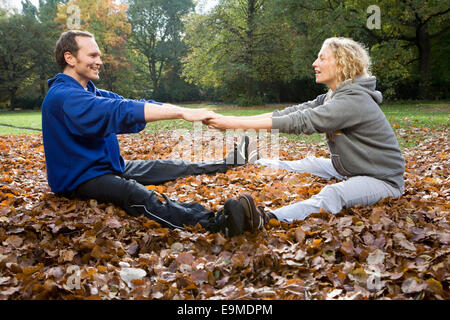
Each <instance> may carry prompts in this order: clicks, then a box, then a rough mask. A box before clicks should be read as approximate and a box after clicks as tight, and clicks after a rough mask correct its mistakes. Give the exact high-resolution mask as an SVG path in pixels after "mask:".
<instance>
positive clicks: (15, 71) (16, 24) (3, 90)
mask: <svg viewBox="0 0 450 320" xmlns="http://www.w3.org/2000/svg"><path fill="white" fill-rule="evenodd" d="M39 31H40V29H39V26H38V25H37V24H36V21H35V20H34V19H33V18H32V17H30V16H26V15H21V14H14V15H11V16H10V17H7V18H1V19H0V97H1V98H2V100H3V101H9V105H10V107H11V108H13V107H17V103H16V100H17V92H18V90H19V89H20V88H21V87H23V86H24V85H26V81H28V80H29V77H31V76H32V73H33V71H34V69H35V68H36V61H37V57H38V56H39V54H40V53H39V51H38V50H36V48H40V38H41V37H42V36H43V35H42V34H41V33H40V32H39Z"/></svg>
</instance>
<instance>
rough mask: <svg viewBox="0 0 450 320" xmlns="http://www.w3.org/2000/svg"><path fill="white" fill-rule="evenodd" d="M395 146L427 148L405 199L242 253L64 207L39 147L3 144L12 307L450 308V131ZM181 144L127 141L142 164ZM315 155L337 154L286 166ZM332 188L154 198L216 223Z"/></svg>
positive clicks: (3, 250) (288, 179)
mask: <svg viewBox="0 0 450 320" xmlns="http://www.w3.org/2000/svg"><path fill="white" fill-rule="evenodd" d="M396 133H397V136H398V137H399V139H403V140H408V139H409V137H414V139H417V141H415V142H416V143H415V144H417V146H416V147H411V148H406V149H404V150H403V153H404V156H405V160H406V167H407V170H406V173H405V179H406V187H405V193H404V196H403V197H402V198H401V199H387V200H385V201H383V202H381V203H378V204H377V205H375V206H371V207H356V208H352V209H347V210H343V211H342V212H340V213H339V214H337V215H333V214H329V213H326V212H322V213H316V214H313V215H312V216H310V217H309V218H308V219H306V220H305V221H298V222H296V223H293V224H290V225H289V224H285V223H281V224H279V223H276V221H274V220H272V221H271V223H270V224H269V225H267V226H266V229H265V230H263V231H260V232H253V233H250V232H247V233H245V234H244V235H242V236H239V237H235V238H232V239H227V238H224V236H222V235H221V234H210V233H208V232H206V231H204V230H202V229H201V228H199V227H193V228H188V229H187V230H183V231H181V230H169V229H166V228H161V226H159V225H158V224H157V223H155V222H152V221H150V220H147V219H146V218H144V217H140V218H133V217H130V216H127V215H126V213H125V212H124V211H123V210H121V209H119V208H118V207H115V206H113V205H111V204H102V203H97V202H96V201H94V200H91V201H81V200H68V199H64V198H58V197H56V196H54V195H53V194H52V193H51V192H50V190H49V187H48V186H47V182H46V175H45V162H44V155H43V147H42V142H41V136H40V135H30V136H0V159H1V171H0V244H1V246H0V298H1V299H450V293H449V281H450V273H449V268H450V257H449V252H450V249H449V242H450V223H449V222H450V215H449V209H450V204H449V198H450V178H449V168H450V167H449V162H450V160H449V155H450V146H449V140H448V130H440V131H434V130H426V128H425V129H424V128H415V127H408V128H398V129H396ZM179 142H180V140H177V139H174V138H171V134H170V133H169V132H167V133H159V134H154V133H151V134H148V133H147V134H142V135H132V136H124V137H121V138H120V143H121V147H122V153H123V155H124V157H125V158H126V159H130V160H131V159H156V158H161V159H168V158H170V157H171V156H172V155H173V151H174V148H176V146H177V145H178V144H179ZM211 144H214V141H210V143H209V144H205V145H204V147H207V146H208V145H209V146H210V145H211ZM307 155H316V156H325V157H326V156H327V155H328V149H327V147H326V146H325V144H323V143H316V144H302V143H300V142H298V141H295V140H291V139H288V138H286V137H283V138H281V145H280V158H281V159H286V160H294V159H299V158H301V157H304V156H307ZM334 182H335V181H326V180H323V179H320V178H317V177H313V176H311V175H309V174H298V173H288V172H286V171H282V170H274V169H265V168H261V167H255V166H253V165H246V166H244V167H237V168H233V169H231V170H229V171H228V172H227V173H226V174H217V175H214V176H206V175H203V176H196V177H187V178H182V179H178V180H176V181H174V182H168V183H165V184H164V185H160V186H147V187H148V188H149V189H153V190H155V191H156V192H159V193H165V194H167V195H168V196H169V197H171V198H174V199H178V200H180V201H197V202H200V203H202V204H204V205H205V206H206V207H208V208H210V209H213V210H217V209H219V208H220V207H221V206H223V204H224V202H225V200H226V199H228V198H230V197H236V196H238V195H239V194H240V193H242V192H250V193H251V194H252V195H253V196H254V197H255V198H256V199H257V201H258V202H259V203H262V204H264V205H266V206H267V207H268V208H272V209H273V208H278V207H280V206H284V205H287V204H289V203H292V202H294V201H300V200H302V199H307V198H309V197H310V196H311V195H313V194H315V193H318V192H319V191H320V190H321V189H322V188H323V187H324V186H325V185H326V184H328V183H334Z"/></svg>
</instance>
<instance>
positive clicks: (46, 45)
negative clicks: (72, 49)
mask: <svg viewBox="0 0 450 320" xmlns="http://www.w3.org/2000/svg"><path fill="white" fill-rule="evenodd" d="M63 2H67V0H66V1H60V0H39V8H36V7H35V6H34V5H33V4H32V3H31V2H30V1H29V0H25V1H22V7H23V10H22V12H23V14H24V15H26V16H28V17H30V18H32V19H34V20H35V21H36V28H38V29H39V33H40V34H41V35H42V36H41V37H40V41H39V47H38V48H34V49H35V50H36V51H38V52H39V54H38V55H36V61H35V69H34V71H33V73H34V74H35V75H36V77H37V79H38V81H39V91H40V92H39V94H40V98H41V99H42V100H43V99H44V97H45V95H46V93H47V90H48V86H47V80H48V79H49V78H51V77H53V76H54V75H55V74H56V73H57V72H59V71H60V70H59V67H58V65H57V64H56V62H55V58H54V49H55V43H56V41H57V39H58V37H59V33H60V32H59V30H58V28H57V24H56V23H55V22H54V19H55V17H56V13H57V10H58V6H57V5H58V3H63Z"/></svg>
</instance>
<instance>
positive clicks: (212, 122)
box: [203, 115, 239, 130]
mask: <svg viewBox="0 0 450 320" xmlns="http://www.w3.org/2000/svg"><path fill="white" fill-rule="evenodd" d="M238 122H239V120H238V119H236V117H231V116H222V115H218V117H215V118H211V119H208V120H207V121H206V123H205V122H203V123H204V124H206V125H207V126H208V127H209V128H212V129H218V130H226V129H239V127H238Z"/></svg>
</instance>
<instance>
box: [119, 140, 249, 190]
mask: <svg viewBox="0 0 450 320" xmlns="http://www.w3.org/2000/svg"><path fill="white" fill-rule="evenodd" d="M249 143H250V139H249V138H248V137H247V136H243V137H242V139H241V141H240V143H239V145H235V147H234V149H233V151H231V152H230V153H229V154H228V155H227V156H226V157H225V159H222V160H218V161H210V162H189V161H183V160H134V161H127V162H126V163H125V171H124V172H123V174H122V177H124V178H126V179H133V180H136V181H137V182H139V183H141V184H143V185H150V184H153V185H156V184H161V183H164V182H167V181H173V180H175V179H178V178H184V177H187V176H193V175H201V174H214V173H219V172H220V173H225V172H227V170H228V169H230V168H231V167H233V166H236V165H244V164H245V163H247V161H248V152H249V150H248V146H249Z"/></svg>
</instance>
